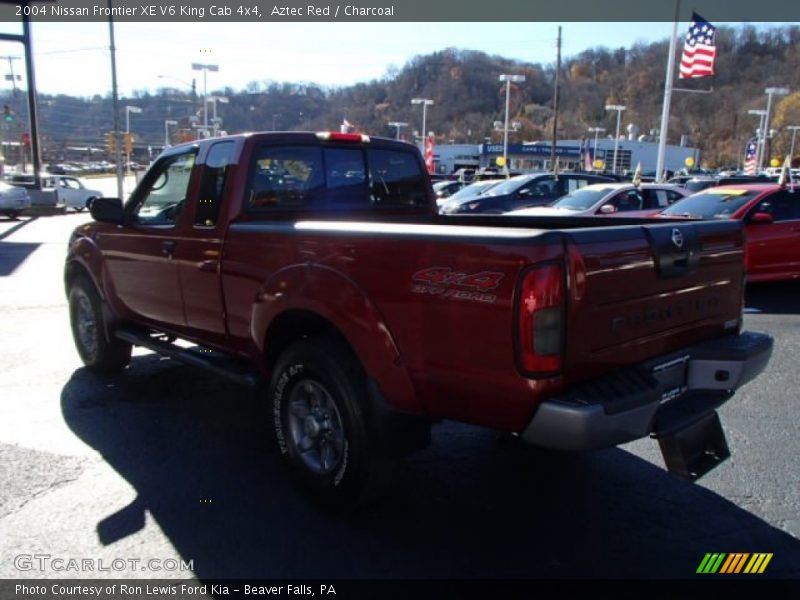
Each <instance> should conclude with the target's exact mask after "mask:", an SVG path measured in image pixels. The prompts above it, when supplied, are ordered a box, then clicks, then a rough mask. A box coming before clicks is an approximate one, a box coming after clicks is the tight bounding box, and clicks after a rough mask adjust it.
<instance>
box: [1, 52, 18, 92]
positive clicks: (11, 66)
mask: <svg viewBox="0 0 800 600" xmlns="http://www.w3.org/2000/svg"><path fill="white" fill-rule="evenodd" d="M3 58H4V59H6V60H7V61H8V70H9V73H10V75H6V79H10V80H11V87H12V89H13V90H14V92H13V93H14V98H16V97H17V80H18V79H19V75H16V74H15V73H14V61H15V60H19V59H20V58H19V56H0V59H3Z"/></svg>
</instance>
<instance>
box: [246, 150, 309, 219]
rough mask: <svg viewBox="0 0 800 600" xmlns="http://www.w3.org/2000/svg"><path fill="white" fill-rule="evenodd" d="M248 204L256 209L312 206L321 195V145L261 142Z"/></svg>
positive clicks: (252, 169)
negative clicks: (265, 143) (264, 144)
mask: <svg viewBox="0 0 800 600" xmlns="http://www.w3.org/2000/svg"><path fill="white" fill-rule="evenodd" d="M250 173H251V175H250V186H249V195H248V197H249V205H250V208H254V209H271V208H273V209H274V208H280V209H299V208H306V207H311V206H313V205H314V204H315V203H317V202H318V201H319V199H320V198H321V196H322V191H323V187H324V184H325V179H324V176H323V173H322V149H321V148H319V147H318V146H262V147H260V148H258V149H256V152H255V157H254V160H253V164H252V167H251V170H250Z"/></svg>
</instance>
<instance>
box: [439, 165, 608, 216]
mask: <svg viewBox="0 0 800 600" xmlns="http://www.w3.org/2000/svg"><path fill="white" fill-rule="evenodd" d="M605 181H615V180H614V179H612V178H610V177H605V176H603V175H593V174H591V173H559V174H558V176H556V175H553V174H552V173H528V174H527V175H518V176H517V177H512V178H511V179H507V180H506V181H504V182H503V183H500V184H498V185H496V186H494V187H493V188H491V189H490V190H488V191H487V192H486V193H484V194H482V195H481V196H478V197H472V198H469V197H468V198H464V199H463V200H459V201H456V200H455V199H454V198H451V199H450V202H447V203H446V204H445V205H444V206H442V208H441V212H442V213H444V214H451V215H455V214H487V213H488V214H501V213H504V212H508V211H510V210H517V209H519V208H526V207H529V206H544V205H546V204H550V203H551V202H553V201H555V200H557V199H558V198H560V197H561V196H564V195H565V194H568V193H570V192H573V191H575V190H577V189H580V188H582V187H584V186H587V185H590V184H592V183H602V182H605Z"/></svg>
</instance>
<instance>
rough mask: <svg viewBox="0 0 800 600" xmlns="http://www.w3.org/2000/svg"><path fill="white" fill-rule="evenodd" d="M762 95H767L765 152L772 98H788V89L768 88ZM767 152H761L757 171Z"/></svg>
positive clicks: (761, 165)
mask: <svg viewBox="0 0 800 600" xmlns="http://www.w3.org/2000/svg"><path fill="white" fill-rule="evenodd" d="M764 93H765V94H766V95H767V115H766V116H765V117H764V132H765V134H764V150H766V134H767V132H769V112H770V110H771V109H772V97H773V96H788V95H789V88H785V87H768V88H767V89H765V90H764ZM765 154H767V152H762V153H761V156H760V159H759V163H758V168H759V170H760V169H761V168H762V167H763V166H764V155H765Z"/></svg>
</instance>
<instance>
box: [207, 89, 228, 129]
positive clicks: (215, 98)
mask: <svg viewBox="0 0 800 600" xmlns="http://www.w3.org/2000/svg"><path fill="white" fill-rule="evenodd" d="M208 101H209V102H213V103H214V112H213V115H214V116H213V117H212V118H211V123H212V124H213V125H214V135H213V137H217V129H218V127H219V125H220V123H222V119H218V118H217V102H220V103H222V104H228V102H230V100H228V97H227V96H211V97H209V99H208Z"/></svg>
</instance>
